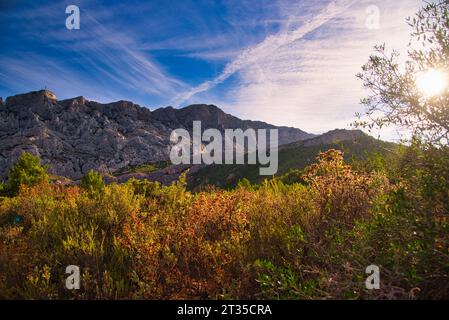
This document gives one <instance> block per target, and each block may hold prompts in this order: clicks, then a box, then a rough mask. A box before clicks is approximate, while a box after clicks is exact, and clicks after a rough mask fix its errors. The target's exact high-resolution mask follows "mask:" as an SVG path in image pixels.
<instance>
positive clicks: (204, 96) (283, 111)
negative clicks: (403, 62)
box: [0, 0, 422, 139]
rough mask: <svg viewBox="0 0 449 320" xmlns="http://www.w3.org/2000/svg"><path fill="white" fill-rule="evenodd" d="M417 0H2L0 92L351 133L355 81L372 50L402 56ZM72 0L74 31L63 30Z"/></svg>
mask: <svg viewBox="0 0 449 320" xmlns="http://www.w3.org/2000/svg"><path fill="white" fill-rule="evenodd" d="M421 3H422V2H421V1H420V0H396V1H394V2H393V1H389V0H335V1H331V0H313V1H312V0H296V1H289V0H285V1H277V0H269V1H268V0H267V1H264V0H258V1H255V0H250V1H245V0H227V1H224V0H223V1H198V0H196V1H188V0H182V1H181V0H180V1H167V0H166V1H136V0H132V1H112V0H111V1H39V2H37V1H10V0H3V1H2V4H1V5H0V30H1V32H0V40H1V43H2V52H1V54H0V79H1V80H0V96H2V97H3V98H5V97H6V96H9V95H13V94H17V93H21V92H27V91H32V90H38V89H42V88H44V87H47V88H49V89H51V90H52V91H54V92H55V93H56V95H57V96H58V98H60V99H64V98H69V97H74V96H79V95H83V96H85V97H86V98H88V99H91V100H96V101H100V102H109V101H115V100H130V101H133V102H135V103H138V104H140V105H142V106H146V107H148V108H150V109H152V110H153V109H156V108H158V107H161V106H167V105H172V106H175V107H181V106H185V105H188V104H191V103H208V104H216V105H218V106H219V107H221V108H222V109H224V110H225V111H226V112H228V113H232V114H234V115H236V116H239V117H242V118H246V119H255V120H256V119H257V120H263V121H267V122H270V123H274V124H277V125H288V126H295V127H299V128H301V129H303V130H306V131H309V132H315V133H320V132H324V131H327V130H330V129H334V128H337V127H339V128H347V127H348V126H349V124H350V123H351V122H352V121H353V120H354V114H355V112H357V111H361V110H362V109H361V106H360V105H359V100H360V98H362V97H363V96H364V93H363V91H362V88H361V85H360V83H359V82H358V80H357V79H356V78H355V74H356V73H357V72H358V71H359V70H360V66H361V65H362V64H363V63H364V62H366V60H367V58H368V55H369V54H370V53H371V52H372V47H373V46H374V45H375V44H379V43H382V42H386V44H387V46H389V45H390V46H391V47H395V48H397V49H399V51H404V50H405V49H406V44H407V41H408V33H409V30H408V28H407V26H406V24H405V17H407V16H409V15H411V14H413V13H414V12H415V11H416V10H417V8H418V7H419V6H420V5H421ZM70 4H75V5H77V6H78V7H79V8H80V14H81V15H80V16H81V25H80V29H79V30H68V29H66V27H65V20H66V17H67V16H68V15H67V14H66V13H65V8H66V6H67V5H70ZM373 6H374V7H373ZM373 8H374V9H373ZM373 10H374V11H373ZM373 13H374V16H373ZM372 17H375V20H374V21H375V22H378V23H377V24H376V27H375V28H372V27H370V26H372V21H373V20H372V19H371V18H372ZM376 17H377V18H378V19H377V18H376ZM370 19H371V20H370ZM370 23H371V24H370ZM379 134H380V135H381V137H383V138H387V139H393V138H394V137H395V133H393V132H392V131H391V130H390V131H388V130H387V131H383V132H380V133H379Z"/></svg>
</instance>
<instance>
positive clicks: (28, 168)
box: [6, 152, 48, 195]
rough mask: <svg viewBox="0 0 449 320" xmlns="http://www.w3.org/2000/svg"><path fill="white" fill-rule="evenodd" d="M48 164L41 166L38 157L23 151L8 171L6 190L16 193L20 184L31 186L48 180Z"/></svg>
mask: <svg viewBox="0 0 449 320" xmlns="http://www.w3.org/2000/svg"><path fill="white" fill-rule="evenodd" d="M47 168H48V166H47V165H45V166H41V164H40V159H39V158H38V157H36V156H34V155H33V154H31V153H28V152H24V153H22V155H21V156H20V157H19V159H18V160H17V162H16V163H15V164H14V165H13V166H12V168H11V169H10V170H9V172H8V180H7V181H8V182H7V185H6V190H7V192H8V193H9V194H11V195H14V194H17V192H18V191H19V188H20V186H21V185H26V186H33V185H36V184H39V183H41V182H44V181H48V174H47Z"/></svg>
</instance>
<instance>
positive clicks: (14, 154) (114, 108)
mask: <svg viewBox="0 0 449 320" xmlns="http://www.w3.org/2000/svg"><path fill="white" fill-rule="evenodd" d="M193 120H201V121H202V125H203V128H204V129H206V128H217V129H224V128H241V129H247V128H266V129H270V128H278V129H279V138H280V144H285V143H290V142H293V141H298V140H304V139H307V138H310V137H312V136H313V135H310V134H308V133H306V132H304V131H301V130H299V129H296V128H287V127H275V126H272V125H269V124H266V123H263V122H256V121H247V120H241V119H238V118H236V117H234V116H231V115H229V114H226V113H224V112H223V111H222V110H220V109H219V108H218V107H216V106H207V105H192V106H189V107H186V108H183V109H174V108H171V107H167V108H161V109H158V110H155V111H154V112H151V111H150V110H149V109H147V108H143V107H140V106H138V105H136V104H134V103H132V102H128V101H118V102H113V103H108V104H101V103H97V102H94V101H88V100H86V99H85V98H84V97H77V98H73V99H67V100H57V98H56V96H55V94H53V93H52V92H50V91H48V90H41V91H34V92H29V93H25V94H19V95H16V96H13V97H8V98H7V99H6V100H5V101H4V102H3V100H2V101H1V103H0V179H3V178H4V177H5V175H6V173H7V169H8V168H9V167H10V165H11V164H12V163H13V162H14V161H15V160H16V159H17V158H18V157H19V156H20V154H21V153H22V152H24V151H29V152H32V153H33V154H36V155H38V156H39V157H40V158H41V159H42V160H43V162H44V163H48V164H49V171H50V173H53V174H57V175H61V176H65V177H69V178H72V179H79V178H80V177H82V176H83V175H84V174H85V173H86V172H87V171H89V170H90V169H95V170H98V171H100V172H103V173H105V174H108V173H113V172H114V171H116V170H118V169H120V168H123V167H127V166H130V165H139V164H143V163H148V162H155V161H161V160H167V159H168V156H169V150H170V142H169V137H170V133H171V131H172V130H173V129H176V128H180V127H184V128H186V129H189V128H190V127H191V126H192V121H193Z"/></svg>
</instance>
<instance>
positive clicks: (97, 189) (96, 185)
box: [81, 170, 105, 195]
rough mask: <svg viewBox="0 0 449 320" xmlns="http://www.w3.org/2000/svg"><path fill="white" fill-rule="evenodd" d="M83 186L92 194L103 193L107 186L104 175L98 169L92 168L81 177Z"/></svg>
mask: <svg viewBox="0 0 449 320" xmlns="http://www.w3.org/2000/svg"><path fill="white" fill-rule="evenodd" d="M81 188H83V189H84V190H86V191H87V192H88V193H89V194H91V195H99V194H101V193H102V192H103V190H104V188H105V183H104V180H103V176H102V175H101V173H99V172H97V171H94V170H90V171H89V172H88V173H87V174H86V175H85V176H84V177H83V178H82V179H81Z"/></svg>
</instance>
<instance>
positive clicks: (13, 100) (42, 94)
mask: <svg viewBox="0 0 449 320" xmlns="http://www.w3.org/2000/svg"><path fill="white" fill-rule="evenodd" d="M57 100H58V99H57V97H56V95H55V94H54V93H53V92H51V91H50V90H47V89H44V90H39V91H32V92H28V93H22V94H17V95H15V96H11V97H8V98H6V102H5V104H6V106H7V107H11V106H15V105H19V106H25V105H36V104H37V105H41V104H45V103H46V102H51V103H54V102H56V101H57Z"/></svg>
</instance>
